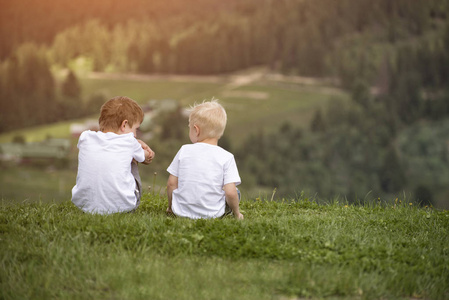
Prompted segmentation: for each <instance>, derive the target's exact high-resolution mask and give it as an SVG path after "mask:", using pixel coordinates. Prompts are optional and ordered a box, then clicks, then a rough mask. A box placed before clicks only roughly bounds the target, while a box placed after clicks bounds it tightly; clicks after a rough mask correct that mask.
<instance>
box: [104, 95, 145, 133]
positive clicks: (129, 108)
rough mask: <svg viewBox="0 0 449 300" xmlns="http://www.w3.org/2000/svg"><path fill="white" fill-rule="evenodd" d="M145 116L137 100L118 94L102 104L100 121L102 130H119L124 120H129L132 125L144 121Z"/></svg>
mask: <svg viewBox="0 0 449 300" xmlns="http://www.w3.org/2000/svg"><path fill="white" fill-rule="evenodd" d="M143 116H144V115H143V110H142V108H141V107H140V106H139V104H137V102H136V101H134V100H133V99H131V98H128V97H125V96H118V97H114V98H112V99H110V100H108V101H107V102H106V103H105V104H103V106H101V110H100V118H99V119H98V123H99V125H100V130H101V131H104V130H117V129H119V128H120V126H121V125H122V122H123V121H124V120H128V124H129V126H131V127H132V126H133V125H134V123H142V121H143Z"/></svg>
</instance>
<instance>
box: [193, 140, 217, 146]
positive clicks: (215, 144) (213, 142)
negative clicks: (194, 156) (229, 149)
mask: <svg viewBox="0 0 449 300" xmlns="http://www.w3.org/2000/svg"><path fill="white" fill-rule="evenodd" d="M197 143H205V144H209V145H214V146H218V139H217V138H205V139H204V140H201V141H198V142H197Z"/></svg>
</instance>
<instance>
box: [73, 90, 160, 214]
mask: <svg viewBox="0 0 449 300" xmlns="http://www.w3.org/2000/svg"><path fill="white" fill-rule="evenodd" d="M143 117H144V115H143V111H142V108H140V106H139V105H138V104H137V103H136V102H135V101H134V100H132V99H130V98H128V97H115V98H112V99H110V100H108V101H107V102H106V103H105V104H103V106H102V107H101V111H100V118H99V125H100V131H90V130H87V131H84V132H83V133H81V136H80V138H79V141H78V149H79V155H78V174H77V177H76V185H75V186H74V187H73V189H72V202H73V203H74V204H75V205H76V206H78V207H79V208H80V209H82V210H83V211H85V212H89V213H98V214H110V213H117V212H128V211H133V210H135V209H136V208H137V207H138V206H139V203H140V197H141V194H142V190H141V181H140V176H139V170H138V168H137V162H142V163H144V164H149V163H151V161H152V160H153V157H154V152H153V151H152V150H151V149H150V147H148V145H146V144H145V143H144V142H142V141H141V140H138V139H136V133H137V129H138V128H139V126H140V124H141V123H142V121H143Z"/></svg>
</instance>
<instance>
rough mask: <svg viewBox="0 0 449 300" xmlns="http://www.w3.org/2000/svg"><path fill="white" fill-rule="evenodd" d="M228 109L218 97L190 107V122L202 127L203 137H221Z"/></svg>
mask: <svg viewBox="0 0 449 300" xmlns="http://www.w3.org/2000/svg"><path fill="white" fill-rule="evenodd" d="M226 122H227V115H226V110H225V109H224V108H223V106H221V104H220V103H218V100H217V99H212V100H210V101H203V102H202V103H200V104H196V103H195V104H194V105H193V106H192V107H190V116H189V123H190V125H191V126H193V125H197V126H198V127H200V128H201V131H202V132H201V136H202V137H203V138H217V139H219V138H221V136H222V135H223V132H224V130H225V127H226Z"/></svg>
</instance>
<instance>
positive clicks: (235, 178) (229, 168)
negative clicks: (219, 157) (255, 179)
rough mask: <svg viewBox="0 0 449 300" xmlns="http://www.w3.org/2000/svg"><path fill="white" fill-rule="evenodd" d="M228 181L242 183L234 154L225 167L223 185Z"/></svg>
mask: <svg viewBox="0 0 449 300" xmlns="http://www.w3.org/2000/svg"><path fill="white" fill-rule="evenodd" d="M228 183H235V185H239V184H240V183H242V181H241V179H240V175H239V170H238V169H237V164H236V163H235V159H234V156H232V158H231V159H230V160H229V161H228V163H227V164H226V165H225V169H224V176H223V185H225V184H228Z"/></svg>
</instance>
